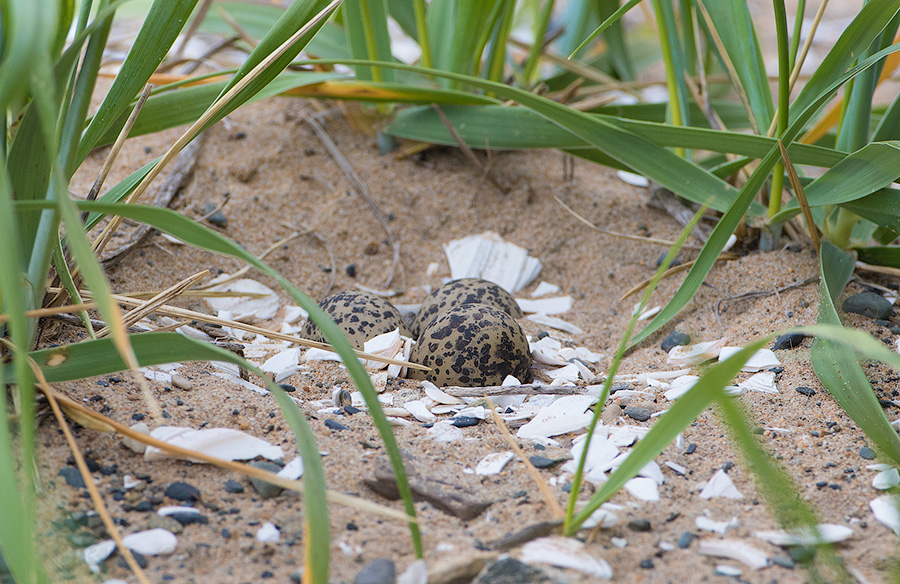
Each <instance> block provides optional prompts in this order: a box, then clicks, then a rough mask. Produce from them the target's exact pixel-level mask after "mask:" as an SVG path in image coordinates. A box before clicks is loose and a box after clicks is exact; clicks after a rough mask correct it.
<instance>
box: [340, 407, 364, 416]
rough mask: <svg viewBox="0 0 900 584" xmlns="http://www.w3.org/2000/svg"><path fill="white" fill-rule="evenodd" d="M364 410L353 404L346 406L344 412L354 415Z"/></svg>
mask: <svg viewBox="0 0 900 584" xmlns="http://www.w3.org/2000/svg"><path fill="white" fill-rule="evenodd" d="M361 411H362V410H361V409H359V408H354V407H353V406H344V413H346V414H348V415H350V416H352V415H353V414H358V413H360V412H361Z"/></svg>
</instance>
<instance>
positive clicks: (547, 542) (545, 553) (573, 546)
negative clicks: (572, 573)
mask: <svg viewBox="0 0 900 584" xmlns="http://www.w3.org/2000/svg"><path fill="white" fill-rule="evenodd" d="M520 559H521V560H522V561H523V562H524V563H526V564H549V565H551V566H556V567H559V568H571V569H573V570H578V571H579V572H584V573H585V574H590V575H591V576H595V577H597V578H612V576H613V573H612V568H610V567H609V564H608V563H606V561H605V560H603V559H601V558H598V557H596V556H594V555H592V554H590V553H588V552H587V550H585V549H584V544H583V543H581V542H580V541H578V540H577V539H573V538H568V537H541V538H538V539H535V540H532V541H530V542H528V543H526V544H525V545H524V546H522V552H521V554H520Z"/></svg>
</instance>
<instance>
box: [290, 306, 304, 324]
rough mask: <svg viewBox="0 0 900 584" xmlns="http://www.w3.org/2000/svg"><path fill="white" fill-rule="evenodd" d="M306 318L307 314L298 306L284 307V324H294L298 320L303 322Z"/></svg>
mask: <svg viewBox="0 0 900 584" xmlns="http://www.w3.org/2000/svg"><path fill="white" fill-rule="evenodd" d="M307 317H309V313H308V312H306V310H304V309H303V308H300V307H299V306H294V305H290V306H285V307H284V322H285V323H286V324H294V323H295V322H297V321H298V320H300V319H304V320H305V319H306V318H307Z"/></svg>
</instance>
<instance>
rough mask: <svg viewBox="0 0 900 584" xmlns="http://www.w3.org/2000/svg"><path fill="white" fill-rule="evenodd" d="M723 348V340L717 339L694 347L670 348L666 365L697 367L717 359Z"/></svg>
mask: <svg viewBox="0 0 900 584" xmlns="http://www.w3.org/2000/svg"><path fill="white" fill-rule="evenodd" d="M724 346H725V339H719V340H717V341H708V342H706V343H697V344H695V345H684V346H678V347H672V350H671V351H669V358H668V359H666V364H667V365H674V366H675V367H684V366H690V365H699V364H700V363H703V362H704V361H709V360H710V359H715V358H716V357H718V356H719V351H721V350H722V347H724Z"/></svg>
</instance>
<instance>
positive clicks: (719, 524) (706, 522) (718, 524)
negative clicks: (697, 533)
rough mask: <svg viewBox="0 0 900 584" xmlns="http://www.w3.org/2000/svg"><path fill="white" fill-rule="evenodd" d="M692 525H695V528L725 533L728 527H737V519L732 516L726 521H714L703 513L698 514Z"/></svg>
mask: <svg viewBox="0 0 900 584" xmlns="http://www.w3.org/2000/svg"><path fill="white" fill-rule="evenodd" d="M694 525H696V526H697V529H702V530H704V531H712V532H713V533H721V534H725V532H727V531H728V530H729V529H731V528H733V527H737V526H738V525H739V521H738V518H737V517H732V518H731V519H729V520H728V521H716V520H714V519H710V518H709V517H707V516H705V515H698V516H697V518H696V519H694Z"/></svg>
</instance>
